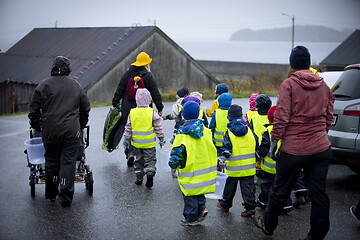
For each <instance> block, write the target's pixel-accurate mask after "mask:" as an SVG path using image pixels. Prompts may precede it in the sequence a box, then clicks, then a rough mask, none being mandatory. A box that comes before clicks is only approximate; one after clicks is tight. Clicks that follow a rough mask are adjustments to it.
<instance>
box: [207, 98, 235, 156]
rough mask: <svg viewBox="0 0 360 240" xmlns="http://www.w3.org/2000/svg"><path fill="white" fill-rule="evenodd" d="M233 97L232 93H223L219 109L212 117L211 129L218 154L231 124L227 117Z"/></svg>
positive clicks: (219, 101)
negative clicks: (228, 125)
mask: <svg viewBox="0 0 360 240" xmlns="http://www.w3.org/2000/svg"><path fill="white" fill-rule="evenodd" d="M231 101H232V96H231V94H230V93H223V94H221V95H220V97H219V98H218V103H219V108H218V109H216V110H215V112H214V114H213V115H212V117H211V120H210V125H209V129H210V130H211V131H212V132H213V138H214V144H215V146H216V149H217V150H218V153H219V151H220V148H221V147H222V145H223V142H224V133H225V131H226V130H227V124H228V122H229V120H228V118H227V115H228V109H229V107H230V105H231Z"/></svg>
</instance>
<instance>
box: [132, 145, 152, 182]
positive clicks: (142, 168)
mask: <svg viewBox="0 0 360 240" xmlns="http://www.w3.org/2000/svg"><path fill="white" fill-rule="evenodd" d="M155 165H156V149H155V148H144V149H142V148H136V149H135V162H134V170H135V174H136V178H137V179H142V178H143V176H144V174H146V175H147V176H155V173H156V166H155Z"/></svg>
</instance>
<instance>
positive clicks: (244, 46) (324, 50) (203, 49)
mask: <svg viewBox="0 0 360 240" xmlns="http://www.w3.org/2000/svg"><path fill="white" fill-rule="evenodd" d="M177 43H178V44H179V45H180V46H181V47H182V48H183V49H184V50H185V51H186V52H187V53H188V54H190V55H191V56H192V57H193V58H194V59H196V60H216V61H234V62H255V63H278V64H288V63H289V55H290V52H291V42H255V41H227V40H216V41H196V40H191V41H190V40H184V41H178V42H177ZM297 45H303V46H306V47H307V48H308V49H309V51H310V54H311V59H312V64H313V65H315V64H319V63H320V62H321V61H322V60H323V59H324V58H325V57H327V56H328V55H329V54H330V53H331V52H332V51H333V50H334V49H335V48H336V47H338V46H339V45H340V42H306V43H298V42H295V46H297Z"/></svg>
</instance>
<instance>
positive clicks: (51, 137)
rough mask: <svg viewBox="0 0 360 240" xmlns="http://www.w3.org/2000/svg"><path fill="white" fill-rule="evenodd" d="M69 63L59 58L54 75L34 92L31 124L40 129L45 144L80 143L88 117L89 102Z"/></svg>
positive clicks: (30, 114)
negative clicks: (82, 130) (73, 77)
mask: <svg viewBox="0 0 360 240" xmlns="http://www.w3.org/2000/svg"><path fill="white" fill-rule="evenodd" d="M70 71H71V68H70V63H69V61H68V59H67V58H65V57H56V58H55V60H54V63H53V66H52V69H51V77H50V78H48V79H45V80H43V81H42V82H41V83H40V84H39V85H38V86H37V87H36V88H35V91H34V94H33V96H32V99H31V102H30V105H29V110H30V113H29V115H28V116H29V119H30V125H31V126H32V127H33V128H35V129H36V130H38V131H39V130H41V132H42V138H43V142H44V143H61V142H78V141H80V128H84V127H86V124H87V122H88V120H89V112H90V102H89V99H88V97H87V95H86V93H85V91H84V90H83V89H82V87H81V86H80V85H79V83H78V82H77V81H76V80H74V79H72V78H69V77H68V76H67V75H68V74H69V73H70Z"/></svg>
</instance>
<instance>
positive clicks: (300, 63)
mask: <svg viewBox="0 0 360 240" xmlns="http://www.w3.org/2000/svg"><path fill="white" fill-rule="evenodd" d="M289 60H290V66H291V67H292V68H294V69H309V67H310V53H309V50H308V49H307V48H306V47H304V46H296V47H294V48H293V49H292V50H291V54H290V59H289Z"/></svg>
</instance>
